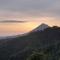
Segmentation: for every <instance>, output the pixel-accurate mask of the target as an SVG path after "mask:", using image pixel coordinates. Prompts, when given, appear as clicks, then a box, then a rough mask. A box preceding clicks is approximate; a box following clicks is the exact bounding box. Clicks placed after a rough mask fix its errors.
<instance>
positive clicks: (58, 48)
mask: <svg viewBox="0 0 60 60" xmlns="http://www.w3.org/2000/svg"><path fill="white" fill-rule="evenodd" d="M35 50H44V51H47V50H49V51H50V52H51V53H52V56H53V57H52V59H51V60H59V59H60V58H59V57H60V27H57V26H54V27H48V28H46V29H44V30H43V31H42V30H41V31H35V32H30V33H28V34H26V35H24V36H17V37H16V38H7V39H3V40H0V60H26V59H27V57H29V56H30V55H31V54H32V51H35ZM48 60H50V59H48Z"/></svg>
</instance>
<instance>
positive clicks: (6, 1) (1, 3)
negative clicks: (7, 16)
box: [0, 0, 60, 17]
mask: <svg viewBox="0 0 60 60" xmlns="http://www.w3.org/2000/svg"><path fill="white" fill-rule="evenodd" d="M0 10H10V11H17V12H22V13H24V14H27V15H29V16H37V17H39V16H52V17H59V16H60V0H0Z"/></svg>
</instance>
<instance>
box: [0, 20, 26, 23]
mask: <svg viewBox="0 0 60 60" xmlns="http://www.w3.org/2000/svg"><path fill="white" fill-rule="evenodd" d="M25 22H27V21H17V20H3V21H0V23H25Z"/></svg>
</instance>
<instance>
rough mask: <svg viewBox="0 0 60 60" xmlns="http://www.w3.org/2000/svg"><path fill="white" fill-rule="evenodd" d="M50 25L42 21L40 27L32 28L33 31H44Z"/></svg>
mask: <svg viewBox="0 0 60 60" xmlns="http://www.w3.org/2000/svg"><path fill="white" fill-rule="evenodd" d="M48 27H50V26H48V25H47V24H44V23H42V24H41V25H39V26H38V27H36V28H35V29H34V30H32V31H33V32H36V31H43V30H45V29H46V28H48Z"/></svg>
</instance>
